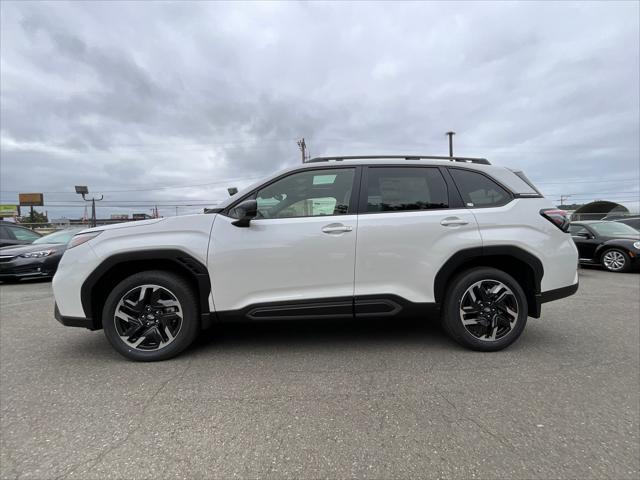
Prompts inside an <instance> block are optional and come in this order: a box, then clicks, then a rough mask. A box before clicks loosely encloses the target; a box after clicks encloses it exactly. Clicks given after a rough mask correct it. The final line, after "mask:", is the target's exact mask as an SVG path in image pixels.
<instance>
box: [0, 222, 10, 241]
mask: <svg viewBox="0 0 640 480" xmlns="http://www.w3.org/2000/svg"><path fill="white" fill-rule="evenodd" d="M0 238H6V239H8V240H13V235H11V234H10V233H9V229H8V228H5V227H3V226H1V225H0Z"/></svg>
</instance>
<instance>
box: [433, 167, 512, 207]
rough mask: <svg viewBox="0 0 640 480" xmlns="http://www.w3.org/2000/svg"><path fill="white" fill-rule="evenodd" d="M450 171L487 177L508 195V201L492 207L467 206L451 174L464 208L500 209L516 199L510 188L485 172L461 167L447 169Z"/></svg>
mask: <svg viewBox="0 0 640 480" xmlns="http://www.w3.org/2000/svg"><path fill="white" fill-rule="evenodd" d="M446 168H447V169H449V170H463V171H465V172H471V173H477V174H479V175H482V176H484V177H486V178H487V179H489V180H490V181H492V182H493V183H495V184H496V185H498V186H499V187H500V188H502V189H503V190H504V191H505V192H506V194H507V199H506V201H505V202H502V203H500V204H498V205H490V206H476V205H474V206H473V207H470V206H469V205H467V202H465V201H464V195H463V194H462V191H461V190H460V187H459V186H458V183H457V182H456V179H455V177H454V176H453V174H451V180H452V181H453V184H454V185H455V186H456V190H458V193H459V194H460V198H461V199H462V205H463V206H464V208H467V209H469V210H471V209H476V208H500V207H504V206H505V205H508V204H510V203H511V202H512V201H513V200H515V199H516V195H515V194H514V193H513V192H512V191H511V189H510V188H508V187H507V186H506V185H504V184H503V183H501V182H499V181H498V180H496V179H495V178H493V177H492V176H491V175H488V174H486V173H485V172H481V171H479V170H474V169H471V168H460V167H446Z"/></svg>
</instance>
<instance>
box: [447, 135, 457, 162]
mask: <svg viewBox="0 0 640 480" xmlns="http://www.w3.org/2000/svg"><path fill="white" fill-rule="evenodd" d="M455 134H456V132H447V133H446V134H445V135H447V136H448V137H449V156H450V157H453V136H454V135H455Z"/></svg>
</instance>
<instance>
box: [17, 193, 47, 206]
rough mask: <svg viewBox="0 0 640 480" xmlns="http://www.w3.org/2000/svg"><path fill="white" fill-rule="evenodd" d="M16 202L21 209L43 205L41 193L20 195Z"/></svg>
mask: <svg viewBox="0 0 640 480" xmlns="http://www.w3.org/2000/svg"><path fill="white" fill-rule="evenodd" d="M18 200H19V201H20V206H22V207H41V206H43V205H44V195H43V194H42V193H20V194H18Z"/></svg>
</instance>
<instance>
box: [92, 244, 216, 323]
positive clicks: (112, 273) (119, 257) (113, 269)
mask: <svg viewBox="0 0 640 480" xmlns="http://www.w3.org/2000/svg"><path fill="white" fill-rule="evenodd" d="M144 270H166V271H170V272H172V273H175V274H177V275H180V276H181V277H183V278H184V279H185V280H187V281H188V282H189V284H190V285H191V287H192V288H193V291H194V293H195V294H196V296H197V297H198V310H199V312H200V317H201V324H202V326H203V328H207V327H208V326H209V323H210V315H211V313H210V310H209V294H210V292H211V281H210V278H209V272H208V271H207V268H206V267H205V266H204V265H203V264H202V263H201V262H200V261H199V260H197V259H195V258H194V257H193V256H191V255H190V254H188V253H187V252H184V251H182V250H179V249H154V250H143V251H136V252H124V253H118V254H115V255H112V256H110V257H108V258H106V259H105V260H104V261H103V262H102V263H100V265H98V267H97V268H96V269H95V270H94V271H93V272H92V273H91V275H89V276H88V277H87V279H86V280H85V281H84V283H83V284H82V287H81V289H80V299H81V302H82V308H83V310H84V313H85V316H86V317H87V318H90V319H91V321H92V324H93V327H94V328H93V329H94V330H97V329H100V328H102V318H101V317H102V306H103V305H104V301H105V300H106V298H107V296H108V295H109V293H110V292H111V290H112V289H113V287H115V286H116V285H117V284H118V283H119V282H120V281H122V280H123V279H125V278H126V277H128V276H130V275H132V274H134V273H137V272H141V271H144Z"/></svg>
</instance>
